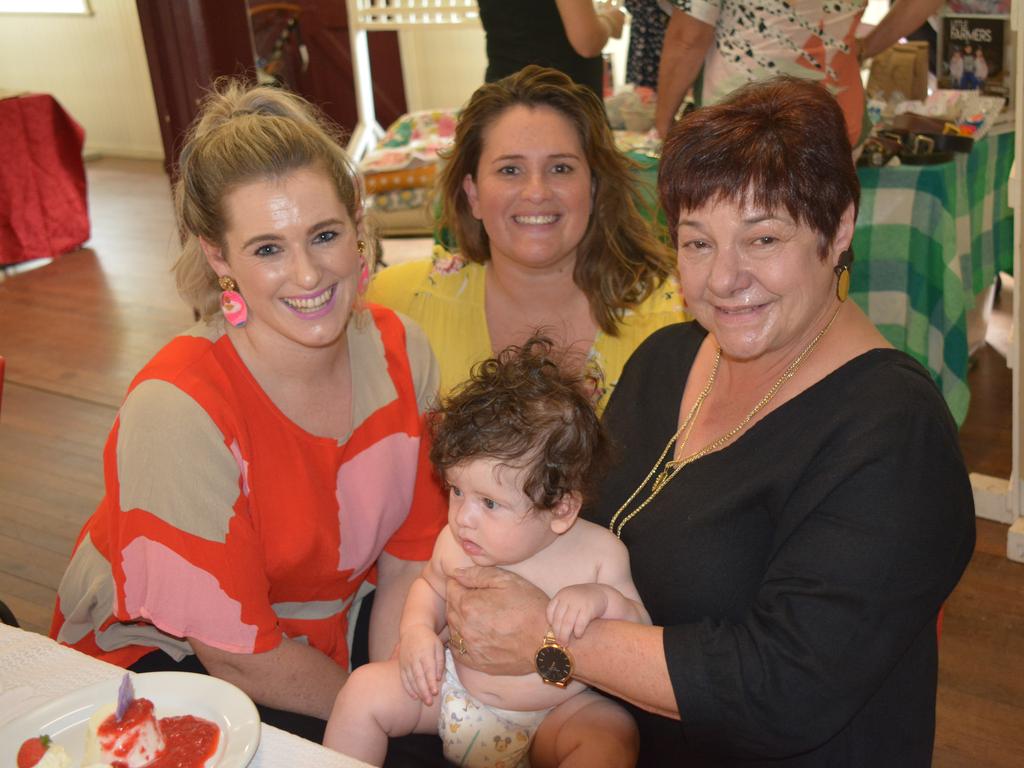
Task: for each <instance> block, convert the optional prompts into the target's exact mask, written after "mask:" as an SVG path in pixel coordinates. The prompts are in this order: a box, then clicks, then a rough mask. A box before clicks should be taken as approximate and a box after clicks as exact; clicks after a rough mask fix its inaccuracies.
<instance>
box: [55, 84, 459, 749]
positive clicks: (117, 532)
mask: <svg viewBox="0 0 1024 768" xmlns="http://www.w3.org/2000/svg"><path fill="white" fill-rule="evenodd" d="M179 173H180V178H179V180H178V183H177V185H176V190H175V201H176V206H177V214H178V222H179V225H180V227H181V231H182V232H183V233H184V235H185V244H184V247H183V249H182V253H181V256H180V258H179V260H178V263H177V265H176V267H175V273H176V278H177V283H178V288H179V291H180V292H181V294H182V296H183V297H184V298H185V299H186V301H188V302H190V303H191V304H192V305H193V306H195V307H198V308H199V310H200V312H201V314H202V317H203V320H204V322H202V323H200V324H199V325H198V326H196V327H195V328H193V329H192V330H191V331H189V332H188V333H186V334H184V335H182V336H179V337H177V338H175V339H174V340H172V341H171V342H170V343H169V344H168V345H167V346H166V347H164V348H163V349H162V350H161V351H160V352H158V353H157V355H156V356H155V357H154V358H153V359H152V360H151V361H150V362H149V363H148V364H147V365H146V367H145V368H144V369H143V370H142V371H141V372H140V373H139V375H138V376H137V377H136V378H135V380H134V381H133V382H132V385H131V387H130V389H129V391H128V394H127V396H126V398H125V401H124V403H123V405H122V407H121V410H120V412H119V415H118V419H117V422H116V423H115V424H114V428H113V430H112V431H111V434H110V438H109V440H108V441H107V445H106V450H105V453H104V472H105V478H106V495H105V497H104V499H103V500H102V501H101V503H100V505H99V507H98V508H97V510H96V512H95V513H94V514H93V516H92V517H91V518H90V519H89V520H88V521H87V522H86V524H85V526H84V528H83V529H82V533H81V535H80V537H79V540H78V543H77V546H76V549H75V552H74V554H73V556H72V559H71V563H70V565H69V566H68V569H67V572H66V573H65V575H64V578H63V580H62V582H61V584H60V587H59V590H58V603H57V608H56V612H55V615H54V622H53V627H52V630H51V633H52V635H53V636H54V637H55V638H56V639H57V640H59V641H60V642H62V643H66V644H68V645H71V646H73V647H74V648H76V649H78V650H80V651H82V652H84V653H88V654H91V655H93V656H96V657H98V658H102V659H104V660H105V661H109V662H111V663H114V664H118V665H120V666H124V667H129V668H131V669H134V670H136V671H154V670H160V669H178V670H184V671H198V672H208V673H209V674H212V675H215V676H217V677H220V678H223V679H225V680H227V681H229V682H231V683H234V684H235V685H237V686H238V687H239V688H241V689H242V690H243V691H245V692H246V693H247V694H248V695H249V696H250V697H251V698H252V699H253V700H254V701H255V702H256V703H257V704H258V705H260V714H261V718H262V719H263V721H264V722H268V723H270V724H272V725H277V726H279V727H282V728H285V729H287V730H291V731H294V732H296V733H300V734H301V735H304V736H307V737H310V738H315V739H316V740H317V741H319V740H320V739H321V738H322V735H323V726H324V719H325V718H326V717H327V715H328V714H329V713H330V710H331V706H332V705H333V703H334V697H335V696H336V694H337V692H338V690H339V689H340V688H341V686H342V685H343V683H344V682H345V679H346V678H347V676H348V664H349V648H348V643H347V641H346V625H347V612H348V608H349V606H350V604H351V602H352V600H353V598H354V597H355V595H356V591H357V590H358V589H359V587H360V585H361V584H362V583H363V581H364V580H365V579H366V578H367V577H368V576H369V575H370V574H371V572H373V571H375V572H376V582H377V587H378V590H377V591H378V593H379V596H378V599H377V601H376V606H375V609H374V613H373V617H372V619H371V629H370V648H371V653H372V654H373V656H374V657H375V658H386V657H387V656H388V655H390V653H391V651H392V649H393V648H394V645H395V642H396V640H397V637H398V619H399V616H400V612H401V606H402V604H403V602H404V599H405V594H406V591H407V589H408V585H409V584H410V583H411V581H412V580H413V579H414V578H415V577H416V575H417V574H418V573H419V571H420V569H421V568H422V561H423V560H425V559H426V558H428V557H429V555H430V551H431V547H432V545H433V541H434V539H435V538H436V535H437V532H438V531H439V530H440V528H441V526H442V525H443V524H444V510H445V509H446V503H445V499H444V496H443V494H442V492H441V489H440V486H439V485H438V484H437V483H436V481H435V480H434V479H433V477H432V473H431V470H430V464H429V461H428V458H427V452H428V445H427V442H428V441H427V439H426V437H425V435H424V418H423V414H424V412H425V409H426V406H427V403H428V402H429V401H430V400H431V399H432V398H434V397H435V395H436V391H437V381H438V379H437V367H436V363H435V362H434V359H433V357H432V355H431V352H430V349H429V345H428V343H427V341H426V339H425V338H424V336H423V334H422V333H421V332H420V331H419V330H418V329H417V328H416V327H415V326H413V325H412V324H410V323H408V322H407V321H406V320H403V319H402V318H400V317H399V316H397V315H396V314H395V313H394V312H391V311H390V310H386V309H382V308H366V307H364V306H363V304H362V301H361V298H360V293H361V291H362V290H363V288H364V287H365V282H366V279H367V277H368V275H369V267H370V266H371V265H370V264H368V262H367V259H368V258H369V256H368V254H370V253H373V248H372V247H367V244H366V238H367V235H366V232H365V231H364V229H363V226H362V219H361V210H362V208H361V199H360V195H359V187H358V184H357V182H356V178H355V173H354V169H353V166H352V164H351V163H350V161H349V160H348V158H347V157H346V156H345V154H344V152H343V150H342V149H341V147H340V145H339V144H338V143H337V142H336V140H335V138H334V136H333V135H332V134H331V133H330V131H329V129H328V127H327V126H326V124H324V123H322V122H321V120H320V118H319V117H318V116H317V115H316V114H315V112H314V111H313V108H312V107H311V106H310V105H309V104H307V103H306V102H304V101H302V100H301V99H300V98H299V97H297V96H294V95H292V94H289V93H287V92H285V91H281V90H277V89H271V88H247V87H245V86H243V85H242V84H240V83H227V84H224V85H223V86H222V87H220V88H219V89H218V90H217V91H216V92H214V93H211V94H210V96H209V97H208V98H207V100H206V102H205V103H204V105H203V107H202V110H201V114H200V116H199V118H198V120H197V122H196V124H195V126H194V128H193V130H192V133H191V136H190V137H189V139H188V141H187V143H186V145H185V147H184V149H183V150H182V154H181V159H180V163H179ZM219 302H220V303H221V305H222V306H223V307H224V309H225V311H224V313H223V316H222V313H221V312H219V311H218V303H219ZM242 307H244V311H241V309H240V308H242ZM229 321H230V322H229Z"/></svg>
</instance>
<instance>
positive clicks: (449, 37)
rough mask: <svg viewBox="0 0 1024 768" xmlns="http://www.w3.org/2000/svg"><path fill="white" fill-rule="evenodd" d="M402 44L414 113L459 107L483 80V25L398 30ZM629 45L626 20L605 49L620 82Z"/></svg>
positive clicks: (407, 91)
mask: <svg viewBox="0 0 1024 768" xmlns="http://www.w3.org/2000/svg"><path fill="white" fill-rule="evenodd" d="M509 2H514V0H509ZM398 44H399V47H400V50H401V54H402V77H403V78H404V80H405V98H406V102H407V104H408V106H409V111H410V112H415V111H417V110H421V109H443V108H446V107H460V106H462V105H463V104H464V103H465V102H466V101H467V100H468V99H469V97H470V96H471V95H472V94H473V91H475V90H476V88H477V86H479V85H480V84H481V83H483V81H484V71H485V70H486V69H487V53H486V51H485V47H484V30H483V28H482V27H476V28H448V29H444V28H438V27H430V26H424V27H421V28H419V29H403V30H401V31H399V33H398ZM628 47H629V25H628V24H627V25H626V27H625V28H624V29H623V31H622V38H621V39H620V40H609V41H608V45H607V46H605V49H604V50H605V52H606V53H611V55H612V74H613V78H614V81H615V84H616V86H621V85H622V83H623V82H624V80H625V75H626V53H627V50H628ZM385 127H387V126H385Z"/></svg>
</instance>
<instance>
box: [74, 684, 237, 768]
mask: <svg viewBox="0 0 1024 768" xmlns="http://www.w3.org/2000/svg"><path fill="white" fill-rule="evenodd" d="M219 741H220V729H219V728H218V727H217V725H216V723H212V722H210V721H209V720H204V719H203V718H199V717H193V716H191V715H184V716H181V717H164V718H160V719H159V720H158V719H157V717H156V713H155V711H154V708H153V702H152V701H150V700H149V699H137V698H135V693H134V690H133V688H132V683H131V678H130V677H129V676H128V675H125V677H124V680H122V681H121V688H120V690H119V691H118V702H117V708H116V709H115V708H114V707H113V706H109V707H106V708H104V709H101V710H100V711H98V712H97V713H96V714H94V715H93V716H92V719H90V721H89V727H88V730H87V731H86V737H85V759H84V760H83V762H82V764H83V765H85V766H99V765H109V766H112V767H113V768H167V767H169V766H174V767H175V768H203V766H205V765H206V761H207V760H208V759H209V758H210V757H212V756H213V755H214V753H215V752H216V751H217V744H218V742H219Z"/></svg>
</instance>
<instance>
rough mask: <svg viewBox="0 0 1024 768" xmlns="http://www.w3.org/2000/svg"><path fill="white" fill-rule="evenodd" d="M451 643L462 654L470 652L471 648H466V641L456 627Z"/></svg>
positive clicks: (452, 632)
mask: <svg viewBox="0 0 1024 768" xmlns="http://www.w3.org/2000/svg"><path fill="white" fill-rule="evenodd" d="M450 645H452V647H454V648H455V650H456V651H458V652H459V653H460V654H461V655H462V656H465V655H466V654H467V653H469V649H468V648H466V641H465V640H463V639H462V635H460V634H459V633H458V632H457V631H456V630H455V629H454V628H453V629H452V630H451V643H450Z"/></svg>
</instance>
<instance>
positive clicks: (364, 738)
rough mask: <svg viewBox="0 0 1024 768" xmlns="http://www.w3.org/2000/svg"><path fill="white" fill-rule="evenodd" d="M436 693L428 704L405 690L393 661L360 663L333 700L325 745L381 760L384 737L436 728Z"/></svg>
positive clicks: (384, 750) (372, 761) (385, 749)
mask: <svg viewBox="0 0 1024 768" xmlns="http://www.w3.org/2000/svg"><path fill="white" fill-rule="evenodd" d="M438 698H439V697H438ZM438 698H435V699H434V704H433V706H430V707H428V706H427V705H425V704H424V703H423V702H422V701H420V700H419V699H414V698H412V697H411V696H410V695H409V694H408V693H406V691H405V688H404V687H403V686H402V680H401V677H400V675H399V668H398V662H397V661H381V662H377V663H374V664H364V665H363V666H361V667H359V668H358V669H356V670H355V671H354V672H353V673H352V674H351V675H350V676H349V678H348V681H347V682H346V683H345V685H343V686H342V688H341V692H340V693H338V698H337V699H335V701H334V709H333V710H332V711H331V718H330V720H328V721H327V732H326V733H325V734H324V746H326V747H330V748H331V749H333V750H336V751H338V752H341V753H343V754H346V755H349V756H351V757H357V758H359V759H360V760H363V761H364V762H367V763H370V764H372V765H383V763H384V756H385V755H387V752H388V737H389V736H407V735H408V734H410V733H434V734H436V733H437V716H438V712H439V711H440V702H439V700H438Z"/></svg>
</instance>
